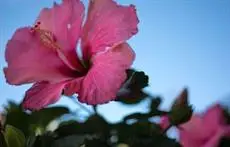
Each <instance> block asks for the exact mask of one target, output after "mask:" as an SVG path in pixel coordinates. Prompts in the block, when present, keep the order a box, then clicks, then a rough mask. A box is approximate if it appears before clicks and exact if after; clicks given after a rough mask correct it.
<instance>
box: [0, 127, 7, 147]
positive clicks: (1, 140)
mask: <svg viewBox="0 0 230 147" xmlns="http://www.w3.org/2000/svg"><path fill="white" fill-rule="evenodd" d="M0 147H7V143H6V140H5V137H4V134H3V132H2V131H0Z"/></svg>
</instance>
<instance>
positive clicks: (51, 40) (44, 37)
mask: <svg viewBox="0 0 230 147" xmlns="http://www.w3.org/2000/svg"><path fill="white" fill-rule="evenodd" d="M40 25H41V22H39V21H38V22H37V23H36V24H35V25H34V26H33V27H32V28H31V30H30V31H31V33H38V35H39V39H40V41H41V43H42V44H43V45H44V46H46V47H47V48H51V49H60V48H61V47H60V46H59V45H58V44H57V40H56V37H55V36H54V34H53V33H52V32H51V31H48V30H44V29H41V28H40Z"/></svg>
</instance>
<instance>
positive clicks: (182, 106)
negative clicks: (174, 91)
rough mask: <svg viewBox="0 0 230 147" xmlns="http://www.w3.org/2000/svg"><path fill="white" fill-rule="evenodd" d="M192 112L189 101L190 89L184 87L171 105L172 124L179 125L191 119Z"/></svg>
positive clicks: (170, 117) (170, 118)
mask: <svg viewBox="0 0 230 147" xmlns="http://www.w3.org/2000/svg"><path fill="white" fill-rule="evenodd" d="M192 113H193V109H192V106H191V105H189V103H188V90H187V88H184V89H183V91H182V92H181V94H180V95H179V96H178V97H177V98H176V100H175V102H174V103H173V105H172V107H171V110H170V113H169V120H170V123H171V125H174V126H177V125H180V124H183V123H185V122H187V121H189V120H190V118H191V117H192Z"/></svg>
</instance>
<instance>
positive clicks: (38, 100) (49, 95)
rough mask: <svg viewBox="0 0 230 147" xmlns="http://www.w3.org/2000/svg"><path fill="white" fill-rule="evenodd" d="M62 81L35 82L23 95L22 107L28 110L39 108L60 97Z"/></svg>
mask: <svg viewBox="0 0 230 147" xmlns="http://www.w3.org/2000/svg"><path fill="white" fill-rule="evenodd" d="M63 87H64V83H56V84H50V83H49V82H39V83H35V84H34V85H33V86H32V87H31V88H30V89H29V90H28V91H27V92H26V95H25V98H24V100H23V103H22V104H23V107H24V108H25V109H29V110H39V109H41V108H43V107H46V106H48V105H50V104H53V103H55V102H56V101H58V100H59V99H60V96H61V93H62V89H63Z"/></svg>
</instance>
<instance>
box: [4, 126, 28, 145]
mask: <svg viewBox="0 0 230 147" xmlns="http://www.w3.org/2000/svg"><path fill="white" fill-rule="evenodd" d="M4 135H5V139H6V142H7V144H8V147H24V146H25V136H24V134H23V133H22V132H21V131H20V130H19V129H17V128H15V127H13V126H11V125H6V128H5V134H4Z"/></svg>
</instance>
